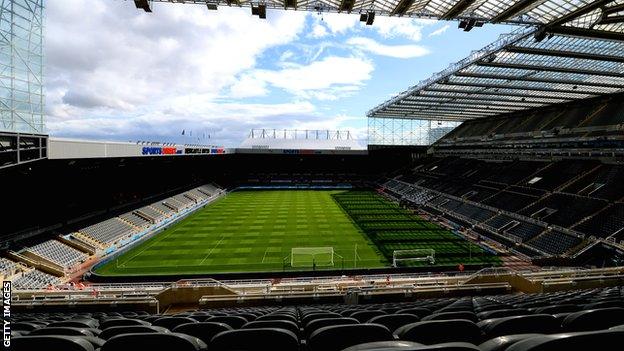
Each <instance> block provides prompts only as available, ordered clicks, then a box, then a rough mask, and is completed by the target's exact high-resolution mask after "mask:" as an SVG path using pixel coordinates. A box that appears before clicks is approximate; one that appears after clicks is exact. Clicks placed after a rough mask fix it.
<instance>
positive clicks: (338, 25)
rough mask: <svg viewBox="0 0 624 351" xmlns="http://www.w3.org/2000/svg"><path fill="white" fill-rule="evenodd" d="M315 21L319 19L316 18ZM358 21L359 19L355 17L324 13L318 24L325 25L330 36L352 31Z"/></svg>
mask: <svg viewBox="0 0 624 351" xmlns="http://www.w3.org/2000/svg"><path fill="white" fill-rule="evenodd" d="M316 19H317V21H318V20H319V17H318V16H317V17H316ZM358 21H359V18H358V16H357V15H348V14H342V13H324V14H323V15H322V20H321V21H320V23H323V24H325V25H326V26H327V28H328V29H329V31H330V32H331V33H332V34H344V33H346V32H347V31H349V30H351V29H353V28H354V27H355V26H356V25H357V23H358Z"/></svg>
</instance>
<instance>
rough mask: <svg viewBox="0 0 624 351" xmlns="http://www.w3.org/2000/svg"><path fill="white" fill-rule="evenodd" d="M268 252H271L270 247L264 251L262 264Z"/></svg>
mask: <svg viewBox="0 0 624 351" xmlns="http://www.w3.org/2000/svg"><path fill="white" fill-rule="evenodd" d="M267 251H269V248H268V247H267V248H266V249H265V250H264V255H263V256H262V263H264V258H265V257H266V254H267Z"/></svg>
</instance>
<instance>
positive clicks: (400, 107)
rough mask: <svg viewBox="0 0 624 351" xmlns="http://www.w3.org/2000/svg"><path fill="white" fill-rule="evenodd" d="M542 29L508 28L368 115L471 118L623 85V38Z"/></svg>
mask: <svg viewBox="0 0 624 351" xmlns="http://www.w3.org/2000/svg"><path fill="white" fill-rule="evenodd" d="M540 31H541V30H540V29H532V28H522V29H519V30H516V31H515V32H513V33H511V34H505V35H502V36H501V37H500V38H499V39H498V40H497V41H496V42H494V43H492V44H490V45H488V46H486V47H485V48H483V49H481V50H478V51H474V52H473V53H472V54H471V55H470V56H468V57H467V58H465V59H464V60H462V61H459V62H457V63H454V64H452V65H451V66H450V67H448V68H447V69H446V70H444V71H442V72H439V73H437V74H434V75H433V76H432V77H430V78H429V79H426V80H424V81H422V82H420V83H419V84H418V85H415V86H413V87H411V88H409V89H408V90H406V91H404V92H402V93H400V94H399V95H397V96H395V97H394V98H392V99H390V100H388V101H386V102H384V103H382V104H381V105H379V106H377V107H375V108H373V109H372V110H370V111H369V112H368V114H367V116H368V117H385V118H418V119H435V120H451V121H464V120H469V119H474V118H483V117H489V116H496V115H502V114H506V113H511V112H516V111H522V110H528V109H532V108H536V107H541V106H547V105H554V104H558V103H562V102H567V101H571V100H580V99H585V98H591V97H596V96H602V95H608V94H614V93H618V92H621V91H622V90H623V89H624V75H623V73H622V72H623V67H624V41H614V40H608V39H601V38H589V37H580V36H575V35H569V34H555V33H550V34H549V35H548V37H546V38H542V40H537V39H535V37H536V36H537V35H538V34H539V33H540Z"/></svg>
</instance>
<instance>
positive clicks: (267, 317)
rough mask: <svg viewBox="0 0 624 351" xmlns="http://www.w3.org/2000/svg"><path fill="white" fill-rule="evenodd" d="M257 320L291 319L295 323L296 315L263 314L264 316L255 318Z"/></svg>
mask: <svg viewBox="0 0 624 351" xmlns="http://www.w3.org/2000/svg"><path fill="white" fill-rule="evenodd" d="M256 320H257V321H284V320H287V321H291V322H295V323H297V317H295V316H293V315H292V314H287V313H273V314H265V315H264V316H260V317H258V318H256ZM246 322H249V321H245V323H246Z"/></svg>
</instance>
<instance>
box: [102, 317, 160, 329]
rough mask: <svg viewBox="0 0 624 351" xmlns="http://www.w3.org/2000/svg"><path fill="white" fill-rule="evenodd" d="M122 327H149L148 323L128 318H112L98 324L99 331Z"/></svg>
mask: <svg viewBox="0 0 624 351" xmlns="http://www.w3.org/2000/svg"><path fill="white" fill-rule="evenodd" d="M124 325H150V323H149V322H146V321H142V320H140V319H130V318H112V319H106V320H103V321H101V322H100V329H102V330H104V329H106V328H110V327H119V326H124Z"/></svg>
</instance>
